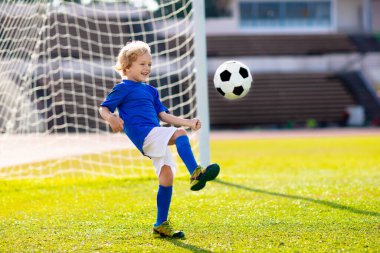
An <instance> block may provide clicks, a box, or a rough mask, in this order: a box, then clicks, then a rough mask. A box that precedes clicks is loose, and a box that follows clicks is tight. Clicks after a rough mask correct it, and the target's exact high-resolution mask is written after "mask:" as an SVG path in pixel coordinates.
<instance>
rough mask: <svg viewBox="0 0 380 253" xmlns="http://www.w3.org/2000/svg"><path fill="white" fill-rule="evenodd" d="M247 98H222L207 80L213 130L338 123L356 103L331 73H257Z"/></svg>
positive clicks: (210, 80)
mask: <svg viewBox="0 0 380 253" xmlns="http://www.w3.org/2000/svg"><path fill="white" fill-rule="evenodd" d="M251 89H252V90H251V92H249V93H248V95H247V96H246V97H244V98H242V99H240V100H238V101H236V100H235V101H234V100H232V101H229V100H226V99H225V98H223V97H222V96H221V95H220V94H218V93H217V91H216V90H215V89H214V87H213V83H212V77H211V76H210V77H209V98H210V121H211V123H212V125H213V126H214V127H242V126H243V127H244V126H246V127H252V126H273V127H283V126H285V125H286V124H287V123H289V122H292V123H294V124H300V126H304V124H305V122H307V121H308V120H315V121H317V122H319V123H320V124H322V125H323V124H332V123H334V124H341V122H342V120H344V118H343V115H344V111H345V108H346V106H347V105H355V104H356V101H355V100H354V99H353V97H352V96H351V94H350V93H349V92H348V91H347V90H346V89H345V87H344V85H343V84H342V83H341V82H340V80H339V79H338V78H335V77H334V73H292V74H278V73H273V74H257V75H254V85H253V87H252V88H251Z"/></svg>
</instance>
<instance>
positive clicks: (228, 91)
mask: <svg viewBox="0 0 380 253" xmlns="http://www.w3.org/2000/svg"><path fill="white" fill-rule="evenodd" d="M251 85H252V75H251V73H250V70H249V68H248V67H247V66H246V65H244V64H243V63H241V62H239V61H226V62H224V63H222V64H221V65H220V66H219V67H218V69H217V70H216V72H215V75H214V86H215V88H216V90H217V91H218V92H219V93H220V94H221V95H222V96H223V97H225V98H227V99H231V100H233V99H238V98H242V97H244V96H245V95H247V93H248V91H249V89H250V88H251Z"/></svg>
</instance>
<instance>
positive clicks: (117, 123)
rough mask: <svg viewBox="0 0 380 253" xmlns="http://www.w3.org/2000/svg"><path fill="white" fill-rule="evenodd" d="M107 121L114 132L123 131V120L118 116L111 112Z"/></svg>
mask: <svg viewBox="0 0 380 253" xmlns="http://www.w3.org/2000/svg"><path fill="white" fill-rule="evenodd" d="M107 121H108V123H109V124H110V126H111V128H112V131H113V132H114V133H117V132H121V131H123V129H124V121H123V120H122V119H121V118H120V117H119V116H117V115H115V114H112V115H111V117H109V118H108V120H107Z"/></svg>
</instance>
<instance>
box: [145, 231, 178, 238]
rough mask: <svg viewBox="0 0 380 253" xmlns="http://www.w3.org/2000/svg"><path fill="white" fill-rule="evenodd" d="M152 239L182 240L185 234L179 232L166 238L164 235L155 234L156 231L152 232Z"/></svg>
mask: <svg viewBox="0 0 380 253" xmlns="http://www.w3.org/2000/svg"><path fill="white" fill-rule="evenodd" d="M153 237H154V238H173V239H184V238H185V234H184V233H183V232H182V231H180V232H178V233H175V234H174V235H173V236H167V235H165V234H161V233H159V232H157V231H156V230H153Z"/></svg>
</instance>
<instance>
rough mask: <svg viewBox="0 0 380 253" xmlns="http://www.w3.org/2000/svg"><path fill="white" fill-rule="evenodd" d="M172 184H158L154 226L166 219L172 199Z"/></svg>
mask: <svg viewBox="0 0 380 253" xmlns="http://www.w3.org/2000/svg"><path fill="white" fill-rule="evenodd" d="M172 192H173V186H162V185H159V186H158V192H157V220H156V224H154V225H155V226H158V225H160V224H161V223H162V222H164V221H167V220H168V214H169V207H170V202H171V200H172Z"/></svg>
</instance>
